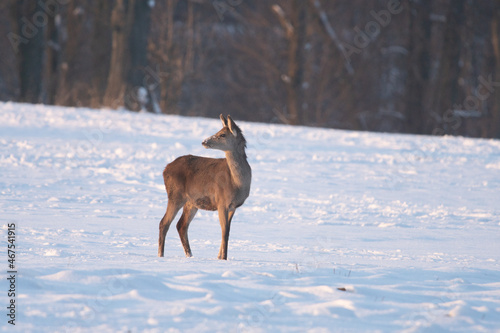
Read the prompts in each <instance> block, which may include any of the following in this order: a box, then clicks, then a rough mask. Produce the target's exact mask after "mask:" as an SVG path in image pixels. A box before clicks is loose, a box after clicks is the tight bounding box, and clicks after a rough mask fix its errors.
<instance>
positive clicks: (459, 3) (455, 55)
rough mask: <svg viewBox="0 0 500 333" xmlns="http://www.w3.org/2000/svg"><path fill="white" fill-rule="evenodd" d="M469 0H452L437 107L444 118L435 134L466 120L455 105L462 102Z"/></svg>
mask: <svg viewBox="0 0 500 333" xmlns="http://www.w3.org/2000/svg"><path fill="white" fill-rule="evenodd" d="M464 4H465V0H454V1H450V3H449V13H448V15H447V20H446V27H445V33H444V41H443V51H442V57H441V68H440V75H439V77H440V81H439V85H438V86H437V87H436V88H437V91H438V96H437V102H436V103H435V107H437V108H438V110H437V111H438V115H440V117H441V122H440V124H439V126H438V127H436V128H435V129H434V131H433V132H434V134H455V133H456V132H457V130H458V129H459V128H460V126H461V124H462V119H461V118H459V117H458V116H457V115H455V114H454V112H453V111H454V108H455V106H456V105H458V104H460V100H459V97H460V95H459V93H460V91H459V78H460V72H461V66H460V51H461V47H462V42H461V40H462V38H461V33H462V27H463V26H464V23H465V14H464Z"/></svg>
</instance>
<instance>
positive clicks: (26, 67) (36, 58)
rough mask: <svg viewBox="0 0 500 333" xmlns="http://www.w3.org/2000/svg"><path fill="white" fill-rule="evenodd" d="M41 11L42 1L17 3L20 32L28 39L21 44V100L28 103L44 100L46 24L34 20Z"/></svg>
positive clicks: (23, 0) (20, 34) (24, 0)
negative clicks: (43, 75)
mask: <svg viewBox="0 0 500 333" xmlns="http://www.w3.org/2000/svg"><path fill="white" fill-rule="evenodd" d="M41 11H42V8H41V6H40V2H35V1H28V0H22V1H21V0H20V1H18V3H17V15H16V16H17V19H18V25H19V31H18V33H19V36H21V37H22V38H25V39H26V40H27V42H26V43H24V42H23V43H20V44H19V59H20V66H19V78H20V86H21V87H20V88H21V89H20V96H19V100H20V101H21V102H26V103H40V102H42V69H43V53H44V26H45V25H44V24H41V22H37V21H33V20H32V18H33V17H34V14H35V13H38V12H41Z"/></svg>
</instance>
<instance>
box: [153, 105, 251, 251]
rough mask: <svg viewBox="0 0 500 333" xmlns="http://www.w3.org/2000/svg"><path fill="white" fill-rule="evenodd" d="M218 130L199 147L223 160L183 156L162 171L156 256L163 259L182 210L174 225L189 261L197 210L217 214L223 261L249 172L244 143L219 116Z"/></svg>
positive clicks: (233, 126)
mask: <svg viewBox="0 0 500 333" xmlns="http://www.w3.org/2000/svg"><path fill="white" fill-rule="evenodd" d="M220 119H221V121H222V126H223V127H222V129H221V130H220V131H219V132H217V133H216V134H215V135H212V136H211V137H209V138H207V139H205V140H204V141H203V142H202V145H203V146H204V147H205V148H209V149H218V150H222V151H224V152H225V153H226V158H206V157H200V156H193V155H185V156H181V157H179V158H177V159H176V160H174V161H173V162H172V163H169V164H168V165H167V166H166V168H165V170H164V171H163V180H164V181H165V188H166V190H167V195H168V204H167V212H166V213H165V215H164V216H163V218H162V219H161V222H160V236H159V239H158V256H159V257H163V253H164V249H165V236H166V235H167V231H168V228H169V226H170V224H171V223H172V220H173V219H174V218H175V216H176V215H177V212H178V211H179V210H180V209H181V207H183V211H182V215H181V217H180V219H179V222H177V231H178V232H179V236H180V238H181V243H182V246H183V247H184V252H185V254H186V257H191V256H192V253H191V248H190V247H189V240H188V234H187V232H188V228H189V224H190V223H191V221H192V220H193V218H194V216H195V215H196V212H197V211H198V209H204V210H212V211H214V210H217V211H218V213H219V222H220V227H221V229H222V242H221V245H220V250H219V256H218V258H219V259H224V260H227V242H228V239H229V229H230V226H231V220H232V219H233V216H234V212H235V211H236V208H238V207H239V206H241V205H243V203H244V202H245V200H246V198H248V195H249V193H250V182H251V179H252V169H251V168H250V165H249V164H248V162H247V155H246V153H245V148H246V140H245V138H244V137H243V133H242V132H241V130H240V128H239V127H238V126H236V124H235V123H234V121H233V120H232V119H231V116H227V119H226V118H224V116H223V115H222V114H221V115H220Z"/></svg>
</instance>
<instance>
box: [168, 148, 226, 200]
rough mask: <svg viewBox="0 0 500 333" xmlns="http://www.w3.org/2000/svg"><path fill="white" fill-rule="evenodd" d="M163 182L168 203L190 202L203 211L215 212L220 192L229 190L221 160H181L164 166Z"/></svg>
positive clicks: (183, 157)
mask: <svg viewBox="0 0 500 333" xmlns="http://www.w3.org/2000/svg"><path fill="white" fill-rule="evenodd" d="M163 179H164V181H165V188H166V190H167V194H168V198H169V200H178V201H183V202H185V201H191V202H193V204H194V205H195V206H196V207H198V208H200V209H205V210H216V209H217V201H218V200H219V199H220V196H221V195H222V194H221V193H223V192H225V191H223V190H222V189H223V188H227V187H228V186H229V187H230V186H232V185H231V180H230V173H229V168H228V166H227V163H226V160H225V159H224V158H207V157H200V156H193V155H185V156H181V157H179V158H177V159H175V160H174V161H173V162H171V163H169V164H168V165H167V166H166V168H165V171H163ZM229 192H230V191H229ZM228 200H230V198H228Z"/></svg>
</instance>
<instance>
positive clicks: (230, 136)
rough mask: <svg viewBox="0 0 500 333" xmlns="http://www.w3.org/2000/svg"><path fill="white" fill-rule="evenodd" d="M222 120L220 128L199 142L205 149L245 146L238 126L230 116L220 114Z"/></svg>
mask: <svg viewBox="0 0 500 333" xmlns="http://www.w3.org/2000/svg"><path fill="white" fill-rule="evenodd" d="M220 120H221V121H222V129H221V130H220V131H218V132H217V133H215V134H214V135H212V136H211V137H209V138H206V139H205V140H204V141H203V142H202V143H201V144H202V145H203V147H205V148H207V149H218V150H222V151H234V150H237V149H239V148H240V149H241V148H243V149H244V148H245V146H246V141H245V138H244V137H243V134H242V132H241V130H240V128H239V127H238V126H237V125H236V124H235V123H234V121H233V119H232V118H231V116H229V115H228V116H227V119H226V118H224V116H223V115H222V114H221V115H220Z"/></svg>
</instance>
